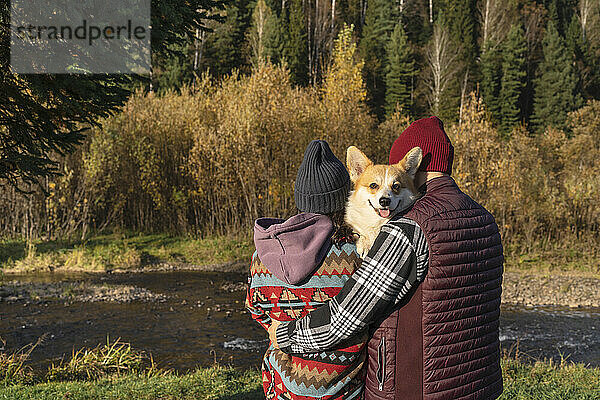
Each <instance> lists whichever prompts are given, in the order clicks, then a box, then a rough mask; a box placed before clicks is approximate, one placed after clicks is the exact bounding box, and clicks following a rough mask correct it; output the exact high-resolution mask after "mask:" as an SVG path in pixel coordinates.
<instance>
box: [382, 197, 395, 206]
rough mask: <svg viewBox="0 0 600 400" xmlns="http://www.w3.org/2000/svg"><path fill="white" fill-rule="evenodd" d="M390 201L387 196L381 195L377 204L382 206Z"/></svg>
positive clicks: (387, 204)
mask: <svg viewBox="0 0 600 400" xmlns="http://www.w3.org/2000/svg"><path fill="white" fill-rule="evenodd" d="M391 202H392V201H391V200H390V199H389V198H388V197H382V198H380V199H379V204H381V206H382V207H388V206H389V205H390V203H391Z"/></svg>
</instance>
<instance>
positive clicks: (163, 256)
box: [0, 233, 252, 273]
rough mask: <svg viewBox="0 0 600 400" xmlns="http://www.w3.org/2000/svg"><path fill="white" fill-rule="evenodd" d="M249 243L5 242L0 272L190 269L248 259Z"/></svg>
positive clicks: (152, 239)
mask: <svg viewBox="0 0 600 400" xmlns="http://www.w3.org/2000/svg"><path fill="white" fill-rule="evenodd" d="M251 244H252V243H251V240H249V239H248V238H241V237H228V236H223V237H208V238H202V239H197V238H190V237H183V236H168V235H165V234H117V233H115V234H106V235H98V236H94V237H91V238H90V239H87V240H85V241H81V240H77V239H73V240H51V241H41V240H36V241H34V242H33V243H31V244H28V243H27V242H26V241H25V240H19V239H5V240H1V241H0V270H1V271H2V272H5V273H12V272H16V273H21V272H35V271H49V270H50V271H69V272H70V271H87V272H104V271H108V270H114V269H125V270H133V269H138V268H141V267H143V266H146V265H149V264H154V263H158V262H166V263H175V264H180V263H185V264H195V265H207V264H218V263H224V262H229V261H235V260H240V259H249V258H250V256H251V254H252V249H251Z"/></svg>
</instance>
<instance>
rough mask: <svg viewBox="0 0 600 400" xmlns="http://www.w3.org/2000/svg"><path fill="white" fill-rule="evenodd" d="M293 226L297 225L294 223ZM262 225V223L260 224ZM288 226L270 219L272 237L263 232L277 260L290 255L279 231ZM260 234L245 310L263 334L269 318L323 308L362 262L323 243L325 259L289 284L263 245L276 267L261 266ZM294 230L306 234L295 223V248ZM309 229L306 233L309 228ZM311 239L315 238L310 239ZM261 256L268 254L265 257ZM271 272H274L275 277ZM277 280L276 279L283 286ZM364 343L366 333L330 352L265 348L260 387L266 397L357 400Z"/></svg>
mask: <svg viewBox="0 0 600 400" xmlns="http://www.w3.org/2000/svg"><path fill="white" fill-rule="evenodd" d="M301 215H303V214H301ZM304 215H306V214H304ZM312 216H314V214H313V215H309V219H310V218H312ZM319 218H323V216H319V217H317V220H318V219H319ZM324 218H326V217H324ZM288 221H289V220H288ZM296 222H298V221H297V220H296ZM304 222H305V220H302V221H301V223H304ZM320 222H322V221H320ZM262 223H263V224H264V220H263V221H262ZM257 224H258V225H260V224H261V221H260V220H259V221H257ZM273 225H276V226H277V229H275V230H276V231H277V232H275V233H273V232H272V230H273ZM287 225H289V224H288V223H287V221H283V220H277V221H273V220H270V221H269V226H267V230H269V229H270V230H271V232H267V234H265V235H263V236H264V237H265V238H269V237H271V238H272V239H273V240H276V239H275V238H276V237H279V240H278V241H277V243H278V244H279V245H281V247H280V250H281V252H282V255H283V254H287V255H288V256H289V254H290V253H292V251H288V252H287V253H286V251H285V247H286V246H285V243H286V240H285V238H283V239H282V237H284V236H285V234H283V233H282V231H286V232H287V233H290V229H281V227H282V226H284V228H285V227H286V226H287ZM305 225H306V224H305ZM263 228H264V226H263ZM313 228H314V224H313ZM321 228H322V227H321ZM260 229H261V227H260V226H258V227H255V243H257V248H258V251H257V252H255V253H254V255H253V256H252V264H251V268H250V286H249V289H248V292H247V298H246V307H247V309H248V310H249V311H250V313H251V315H252V318H253V319H254V320H256V321H257V322H258V323H259V324H260V325H261V326H262V327H263V328H264V329H265V330H268V328H269V326H270V324H271V319H272V318H273V319H276V320H279V321H291V320H295V319H297V318H301V317H303V316H305V315H306V314H308V313H309V312H310V311H311V310H314V309H316V308H318V307H319V306H321V305H323V304H324V303H325V302H327V301H328V300H329V299H331V298H332V297H334V296H335V295H337V294H338V293H339V291H340V290H341V288H342V287H343V286H344V284H345V283H346V282H347V281H348V279H349V278H350V276H351V275H352V274H353V272H354V270H355V269H356V268H357V267H358V266H359V265H360V262H361V260H360V258H359V256H358V254H357V253H356V246H355V245H354V244H350V243H345V244H342V245H332V244H331V243H330V241H329V239H328V238H327V239H326V240H323V241H322V242H321V243H320V244H321V245H322V246H324V247H325V250H327V251H326V252H323V256H324V259H322V260H321V259H318V258H317V259H315V262H317V265H312V266H311V267H310V272H309V273H308V274H305V276H303V277H300V276H297V277H296V279H294V280H292V282H286V281H289V279H287V277H288V276H291V274H288V273H286V272H285V271H283V272H282V271H281V267H282V266H284V265H285V262H283V261H281V260H280V262H277V263H276V262H274V261H273V251H270V252H267V251H265V250H264V246H263V251H262V253H263V255H264V258H265V259H269V258H270V264H272V265H273V264H276V265H273V267H271V265H265V264H264V263H263V262H262V261H261V257H260V255H261V246H262V244H261V243H260V242H258V240H259V239H260V236H261V232H257V230H258V231H260ZM297 229H303V230H306V226H304V227H301V228H298V226H297V224H295V226H294V228H293V229H292V232H293V235H292V238H295V239H296V240H293V241H292V242H293V243H295V244H297V243H299V242H301V240H299V239H298V236H299V235H298V233H297V232H295V230H297ZM308 229H309V230H310V226H309V227H308ZM319 231H321V229H319ZM263 233H264V232H263ZM304 233H306V232H304ZM300 236H302V235H300ZM257 237H258V239H257ZM311 237H314V236H312V235H311ZM313 245H314V243H313ZM266 253H269V255H267V254H266ZM275 258H276V257H275ZM288 268H291V266H289V265H288ZM304 268H306V267H304ZM284 269H285V268H284ZM297 269H298V268H296V270H297ZM315 269H316V270H315ZM271 270H275V271H276V274H274V273H273V272H272V271H271ZM276 275H279V276H280V277H281V278H283V279H285V281H284V280H283V279H280V278H278V277H277V276H276ZM367 339H368V338H367V334H366V332H365V333H364V334H363V335H357V337H355V338H353V339H352V340H350V341H347V342H344V343H342V344H340V345H338V346H337V347H336V348H334V349H332V350H327V351H322V352H318V353H306V354H294V355H289V354H286V353H284V352H282V351H281V350H279V349H274V348H273V346H272V345H269V348H268V349H267V352H266V353H265V355H264V358H263V362H262V377H263V388H264V391H265V395H266V398H267V399H293V400H312V399H323V400H334V399H335V400H342V399H344V400H345V399H348V400H350V399H358V398H359V397H360V394H361V392H362V389H363V386H364V369H363V365H364V363H365V359H366V353H365V349H366V347H365V343H366V341H367Z"/></svg>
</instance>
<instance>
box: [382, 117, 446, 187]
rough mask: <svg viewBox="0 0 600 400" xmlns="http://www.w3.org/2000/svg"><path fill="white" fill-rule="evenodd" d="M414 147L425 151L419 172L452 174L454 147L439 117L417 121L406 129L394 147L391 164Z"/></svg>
mask: <svg viewBox="0 0 600 400" xmlns="http://www.w3.org/2000/svg"><path fill="white" fill-rule="evenodd" d="M413 147H420V148H421V150H422V151H423V161H422V162H421V166H420V167H419V171H430V172H433V171H438V172H444V173H446V174H448V175H450V174H451V173H452V161H453V160H454V147H452V143H450V139H449V138H448V135H446V132H445V131H444V124H443V122H442V121H441V120H440V119H439V118H438V117H430V118H423V119H420V120H417V121H415V122H413V123H412V124H411V125H410V126H409V127H408V128H406V129H405V130H404V132H402V133H401V134H400V136H398V139H396V141H395V142H394V144H393V145H392V149H391V150H390V164H396V163H397V162H399V161H400V160H402V159H403V158H404V156H405V155H406V153H408V152H409V150H410V149H412V148H413Z"/></svg>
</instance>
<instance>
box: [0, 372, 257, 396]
mask: <svg viewBox="0 0 600 400" xmlns="http://www.w3.org/2000/svg"><path fill="white" fill-rule="evenodd" d="M0 399H6V400H8V399H15V400H16V399H19V400H26V399H31V400H33V399H35V400H57V399H69V400H84V399H85V400H88V399H89V400H92V399H93V400H96V399H103V400H113V399H114V400H158V399H160V400H188V399H189V400H192V399H193V400H200V399H215V400H217V399H218V400H229V399H231V400H233V399H239V400H244V399H247V400H259V399H264V394H263V390H262V385H261V378H260V373H259V371H257V370H250V371H238V370H235V369H232V368H226V367H213V368H204V369H199V370H197V371H194V372H192V373H189V374H185V375H177V374H173V373H171V374H165V375H159V376H150V377H147V376H143V375H142V376H140V375H135V374H130V375H127V376H121V377H110V378H104V379H100V380H97V381H90V382H85V381H84V382H55V383H44V384H38V385H32V386H26V385H20V384H19V385H14V386H9V387H5V388H0Z"/></svg>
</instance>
